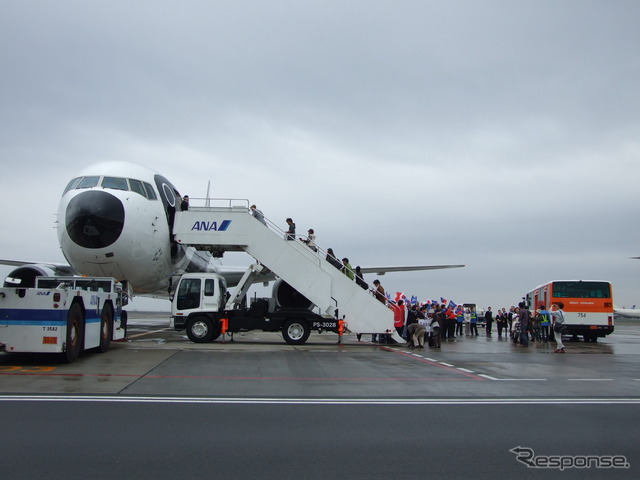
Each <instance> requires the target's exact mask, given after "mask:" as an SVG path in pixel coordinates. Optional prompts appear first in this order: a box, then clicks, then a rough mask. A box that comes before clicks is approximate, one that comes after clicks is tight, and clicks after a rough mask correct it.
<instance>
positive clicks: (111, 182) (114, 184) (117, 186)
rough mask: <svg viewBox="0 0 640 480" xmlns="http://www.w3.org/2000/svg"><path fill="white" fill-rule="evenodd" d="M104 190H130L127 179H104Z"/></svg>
mask: <svg viewBox="0 0 640 480" xmlns="http://www.w3.org/2000/svg"><path fill="white" fill-rule="evenodd" d="M102 187H103V188H113V189H114V190H129V185H128V184H127V179H126V178H120V177H104V178H103V179H102Z"/></svg>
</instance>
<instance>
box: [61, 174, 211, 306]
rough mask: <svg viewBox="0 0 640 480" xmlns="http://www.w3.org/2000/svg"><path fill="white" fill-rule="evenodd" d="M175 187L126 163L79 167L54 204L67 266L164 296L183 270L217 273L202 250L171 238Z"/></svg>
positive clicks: (176, 198)
mask: <svg viewBox="0 0 640 480" xmlns="http://www.w3.org/2000/svg"><path fill="white" fill-rule="evenodd" d="M180 201H181V197H180V194H179V192H178V190H177V189H176V188H175V187H174V186H173V185H172V184H171V183H170V182H169V181H168V180H167V179H166V178H165V177H163V176H162V175H160V174H158V173H156V172H154V171H153V170H151V169H148V168H146V167H143V166H141V165H136V164H132V163H128V162H110V163H102V164H98V165H94V166H91V167H89V168H87V169H85V170H84V171H82V172H81V173H80V174H79V175H78V176H77V177H75V178H74V179H73V180H72V181H71V182H70V183H69V185H68V186H67V188H66V190H65V192H64V194H63V196H62V198H61V200H60V204H59V207H58V240H59V242H60V248H61V249H62V253H63V254H64V256H65V258H66V259H67V261H68V262H69V264H70V265H71V266H72V267H73V268H75V269H76V270H77V271H78V272H80V273H81V274H83V275H88V276H110V277H115V278H117V279H118V280H121V281H127V282H129V284H130V285H131V287H132V289H133V291H134V293H137V294H143V295H167V293H168V290H169V287H170V283H171V279H172V277H174V276H176V275H181V274H182V273H184V272H186V271H219V270H222V269H221V268H220V264H219V262H218V261H217V259H214V258H213V257H211V256H210V255H208V254H206V253H205V252H197V251H195V250H194V249H193V248H190V247H185V246H180V245H176V244H174V243H173V242H172V238H171V236H172V233H171V226H170V224H171V222H172V219H173V218H172V216H173V213H175V211H176V209H177V210H179V209H180Z"/></svg>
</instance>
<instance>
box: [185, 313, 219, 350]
mask: <svg viewBox="0 0 640 480" xmlns="http://www.w3.org/2000/svg"><path fill="white" fill-rule="evenodd" d="M219 336H220V325H219V324H218V322H216V324H214V322H213V320H211V319H210V318H209V317H205V316H203V315H202V316H197V317H193V318H192V319H191V320H189V321H188V322H187V337H189V340H191V341H192V342H193V343H209V342H213V341H214V340H215V339H216V338H218V337H219Z"/></svg>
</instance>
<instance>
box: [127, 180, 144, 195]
mask: <svg viewBox="0 0 640 480" xmlns="http://www.w3.org/2000/svg"><path fill="white" fill-rule="evenodd" d="M129 186H130V187H131V190H133V191H134V192H136V193H139V194H140V195H142V196H143V197H146V196H147V194H146V193H145V191H144V185H142V182H141V181H140V180H134V179H133V178H130V179H129Z"/></svg>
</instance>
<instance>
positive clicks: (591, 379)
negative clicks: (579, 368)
mask: <svg viewBox="0 0 640 480" xmlns="http://www.w3.org/2000/svg"><path fill="white" fill-rule="evenodd" d="M567 380H569V381H570V382H613V378H568V379H567Z"/></svg>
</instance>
